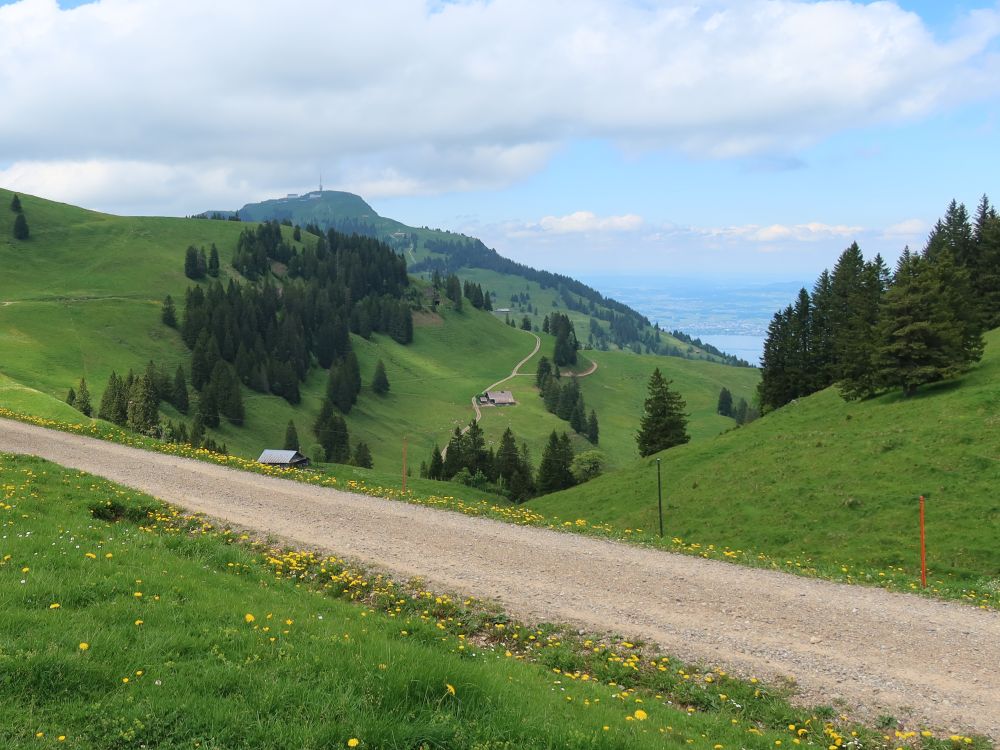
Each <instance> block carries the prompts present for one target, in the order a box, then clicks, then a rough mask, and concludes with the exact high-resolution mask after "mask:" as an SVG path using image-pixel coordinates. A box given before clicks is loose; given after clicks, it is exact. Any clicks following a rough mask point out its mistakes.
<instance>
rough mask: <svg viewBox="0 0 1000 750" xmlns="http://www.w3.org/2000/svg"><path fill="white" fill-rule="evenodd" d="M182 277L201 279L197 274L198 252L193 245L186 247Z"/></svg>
mask: <svg viewBox="0 0 1000 750" xmlns="http://www.w3.org/2000/svg"><path fill="white" fill-rule="evenodd" d="M184 275H185V276H187V277H188V278H189V279H193V280H197V279H200V278H201V276H200V275H199V274H198V250H197V249H196V248H195V247H194V245H188V248H187V250H185V251H184Z"/></svg>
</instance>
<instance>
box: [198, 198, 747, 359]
mask: <svg viewBox="0 0 1000 750" xmlns="http://www.w3.org/2000/svg"><path fill="white" fill-rule="evenodd" d="M230 213H232V212H214V213H213V212H211V211H209V212H206V213H205V214H203V215H204V216H211V215H216V214H218V215H225V214H230ZM239 215H240V216H241V217H242V218H243V219H244V220H245V221H268V220H277V221H288V222H291V223H293V224H298V225H300V226H307V225H309V224H313V225H316V226H319V227H320V228H322V229H337V230H338V231H342V232H347V233H348V234H349V233H351V232H359V233H361V234H367V235H371V236H374V237H378V238H379V239H381V240H382V241H383V242H386V243H388V244H389V245H391V246H392V247H393V248H394V249H395V250H396V252H398V253H401V254H402V255H403V256H404V257H405V258H406V261H407V264H408V265H409V266H410V267H411V269H413V270H414V272H416V271H418V270H420V269H423V270H420V275H421V276H422V277H423V278H425V279H429V278H430V277H431V271H430V270H429V268H428V267H427V266H426V265H417V264H421V263H422V262H423V261H434V262H440V263H443V264H444V267H445V268H447V269H449V270H451V271H453V272H457V273H458V274H459V275H460V277H461V278H462V279H463V281H472V282H476V283H479V284H481V285H483V287H484V289H485V290H488V291H490V292H491V295H492V296H493V298H494V301H495V305H494V306H495V307H513V309H515V310H516V311H517V312H518V313H519V314H518V321H520V317H521V314H523V313H524V312H525V310H526V307H527V305H528V304H530V305H531V307H532V308H533V313H532V315H533V320H534V323H535V326H536V328H540V327H541V323H542V317H543V316H544V315H545V314H546V313H547V312H550V311H551V310H553V309H559V310H560V311H561V312H566V313H568V314H569V315H570V317H571V319H572V320H573V321H574V323H575V325H576V327H577V334H578V337H579V339H580V341H581V342H586V341H587V340H588V336H589V333H590V315H589V314H588V312H587V310H591V309H593V310H594V311H595V312H600V313H602V314H605V315H607V314H608V313H609V312H610V311H611V310H614V312H615V314H616V315H617V316H618V317H621V316H622V315H623V314H624V315H625V316H626V317H628V318H631V319H632V321H633V322H634V323H635V325H636V327H637V331H638V335H639V340H638V341H635V342H632V344H630V346H636V345H639V344H640V343H641V341H643V340H645V339H644V336H645V335H646V334H652V332H653V331H652V329H651V328H650V326H649V325H647V324H646V323H645V322H643V321H644V318H643V316H641V315H640V314H639V313H637V312H636V311H635V310H631V309H630V308H627V307H623V306H620V305H618V306H617V307H616V305H617V303H614V302H613V301H612V300H608V299H605V298H602V297H601V296H600V295H595V294H594V290H593V289H592V288H590V287H586V286H585V285H582V284H580V283H579V282H576V281H573V280H572V279H570V278H569V277H566V276H556V275H552V274H547V273H545V272H543V273H542V274H539V273H538V272H537V271H534V270H533V269H530V268H528V267H526V266H523V265H519V264H516V263H511V262H510V261H509V260H506V259H504V258H502V257H501V256H499V255H498V254H497V253H496V251H495V250H491V249H489V248H487V247H486V246H485V245H483V244H482V243H481V242H480V241H479V240H477V239H475V238H470V237H467V236H466V235H463V234H458V233H455V232H451V231H447V230H441V229H430V228H428V227H411V226H407V225H405V224H403V223H401V222H399V221H396V220H395V219H389V218H387V217H384V216H379V215H378V213H376V211H375V209H373V208H372V207H371V206H369V205H368V204H367V203H366V202H365V201H364V200H363V199H362V198H361V197H360V196H358V195H354V194H353V193H345V192H341V191H336V190H326V191H322V192H319V191H313V192H310V193H306V194H303V195H299V196H295V197H286V198H276V199H272V200H266V201H261V202H260V203H249V204H247V205H245V206H243V208H241V209H240V210H239ZM456 243H457V244H458V245H462V246H465V245H470V246H476V248H477V250H476V251H475V252H472V253H471V254H467V253H466V251H460V250H456V249H455V247H454V244H456ZM455 253H458V254H457V255H455ZM442 273H447V271H442ZM542 284H547V286H542ZM512 294H517V295H519V297H520V295H525V294H526V295H527V296H528V297H529V298H530V299H523V298H519V300H518V301H517V302H516V303H514V302H512V301H511V295H512ZM581 295H583V296H581ZM571 303H572V304H573V305H574V306H576V307H579V306H580V305H582V306H583V307H582V308H581V310H580V311H573V310H568V305H569V304H571ZM592 304H593V305H595V307H593V308H591V305H592ZM595 321H596V322H597V323H598V324H599V325H600V327H601V328H602V329H603V330H604V331H605V332H608V331H609V330H610V326H609V323H608V322H607V321H603V320H600V318H599V317H597V316H596V315H595ZM661 338H662V343H663V345H664V346H665V347H667V348H665V349H662V350H660V351H661V353H664V354H667V353H669V354H672V355H676V356H683V357H688V358H693V359H707V360H710V361H715V362H726V361H729V360H727V359H725V358H724V357H722V356H719V353H718V352H717V351H713V352H712V353H710V352H708V351H705V350H704V349H701V348H698V347H695V346H692V345H690V344H686V343H683V342H681V341H679V340H677V339H676V338H674V337H673V336H670V335H668V334H663V335H662V336H661ZM612 339H613V337H612ZM612 346H615V345H614V344H612ZM615 348H617V347H615Z"/></svg>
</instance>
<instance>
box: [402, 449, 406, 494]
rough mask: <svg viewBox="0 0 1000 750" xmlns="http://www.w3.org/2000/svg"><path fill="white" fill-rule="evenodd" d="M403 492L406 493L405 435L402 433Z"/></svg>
mask: <svg viewBox="0 0 1000 750" xmlns="http://www.w3.org/2000/svg"><path fill="white" fill-rule="evenodd" d="M403 493H404V494H405V493H406V435H403Z"/></svg>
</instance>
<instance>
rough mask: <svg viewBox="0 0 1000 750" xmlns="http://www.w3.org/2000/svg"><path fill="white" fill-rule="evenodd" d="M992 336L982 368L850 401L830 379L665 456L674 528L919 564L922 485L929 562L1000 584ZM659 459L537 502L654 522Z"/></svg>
mask: <svg viewBox="0 0 1000 750" xmlns="http://www.w3.org/2000/svg"><path fill="white" fill-rule="evenodd" d="M986 341H987V347H986V354H985V356H984V357H983V360H982V362H981V363H980V364H979V365H978V366H977V367H976V369H975V370H973V371H972V372H970V373H968V374H967V375H965V376H964V377H962V378H960V379H958V380H957V381H954V382H948V383H941V384H938V385H937V386H934V387H928V388H926V389H922V390H921V392H920V393H919V394H918V395H917V396H915V397H914V398H912V399H903V398H902V397H901V396H900V395H898V394H890V395H885V396H882V397H880V398H876V399H872V400H869V401H862V402H851V403H845V402H844V401H843V400H842V399H841V398H840V396H839V395H838V393H837V392H836V390H834V389H829V390H826V391H823V392H821V393H818V394H815V395H813V396H810V397H809V398H805V399H801V400H799V401H798V402H796V403H792V404H789V405H788V406H786V407H784V408H782V409H779V410H778V411H776V412H773V413H772V414H770V415H768V416H767V417H765V418H763V419H761V420H758V421H757V422H754V423H752V424H750V425H748V426H746V427H744V428H740V429H738V430H733V431H731V432H727V433H725V434H723V435H720V436H718V437H716V438H713V439H709V440H703V441H701V442H692V443H691V444H689V445H686V446H681V447H678V448H674V449H671V450H669V451H665V452H663V453H661V454H659V456H658V457H659V458H660V459H662V471H663V478H664V485H665V488H666V489H665V516H666V537H667V540H669V539H670V538H671V537H675V536H676V537H680V538H682V539H684V540H685V541H686V542H694V543H699V544H701V545H702V546H703V547H704V546H705V545H708V544H714V545H716V547H718V548H722V547H724V546H728V547H730V548H733V549H742V550H747V551H751V552H754V553H757V552H760V553H765V554H767V555H769V556H771V557H773V558H777V559H779V560H783V559H785V558H795V559H797V560H800V561H802V562H803V564H805V565H810V564H825V565H833V564H838V565H839V564H844V565H845V566H846V568H848V569H849V567H850V566H855V565H864V566H868V567H874V568H877V569H880V570H883V571H884V570H887V569H888V568H889V567H890V566H902V567H903V568H904V569H906V570H907V571H909V572H911V573H912V572H913V571H915V570H919V552H918V541H917V505H918V503H917V497H918V496H919V495H920V494H924V495H926V496H927V497H928V505H927V535H928V548H929V564H930V567H931V569H932V572H933V574H934V575H936V576H954V577H956V578H959V579H965V580H975V579H977V578H985V579H992V584H991V585H992V586H993V587H994V588H996V587H1000V580H998V578H1000V545H998V544H997V529H998V528H1000V499H998V496H997V487H998V485H1000V430H998V416H997V415H998V413H1000V391H998V389H997V387H996V384H997V382H1000V330H994V331H992V332H990V333H989V334H988V335H987V337H986ZM655 458H656V457H650V458H648V459H644V460H641V461H638V462H636V463H635V464H633V465H632V466H630V467H628V468H627V469H624V470H622V471H620V472H617V473H614V474H610V475H607V476H604V477H601V478H599V479H597V480H595V481H593V482H590V483H588V484H586V485H584V486H581V487H578V488H575V489H572V490H568V491H565V492H562V493H558V494H555V495H550V496H548V497H544V498H540V499H538V500H536V501H533V503H532V506H533V507H535V508H536V509H537V510H539V511H540V512H542V513H544V514H546V515H560V516H562V517H565V518H575V517H582V518H586V519H588V520H589V521H591V522H598V521H605V522H610V523H612V524H614V525H616V526H620V527H630V528H633V529H634V528H644V529H646V530H650V529H655V528H656V470H655V463H654V459H655ZM668 543H669V542H668Z"/></svg>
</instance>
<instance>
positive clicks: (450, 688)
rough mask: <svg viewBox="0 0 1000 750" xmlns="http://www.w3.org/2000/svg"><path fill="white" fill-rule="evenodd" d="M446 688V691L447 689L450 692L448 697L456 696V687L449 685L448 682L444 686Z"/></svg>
mask: <svg viewBox="0 0 1000 750" xmlns="http://www.w3.org/2000/svg"><path fill="white" fill-rule="evenodd" d="M444 686H445V689H447V691H448V695H454V694H455V688H454V686H452V685H449V684H448V683H447V682H446V683H445V684H444Z"/></svg>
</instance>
